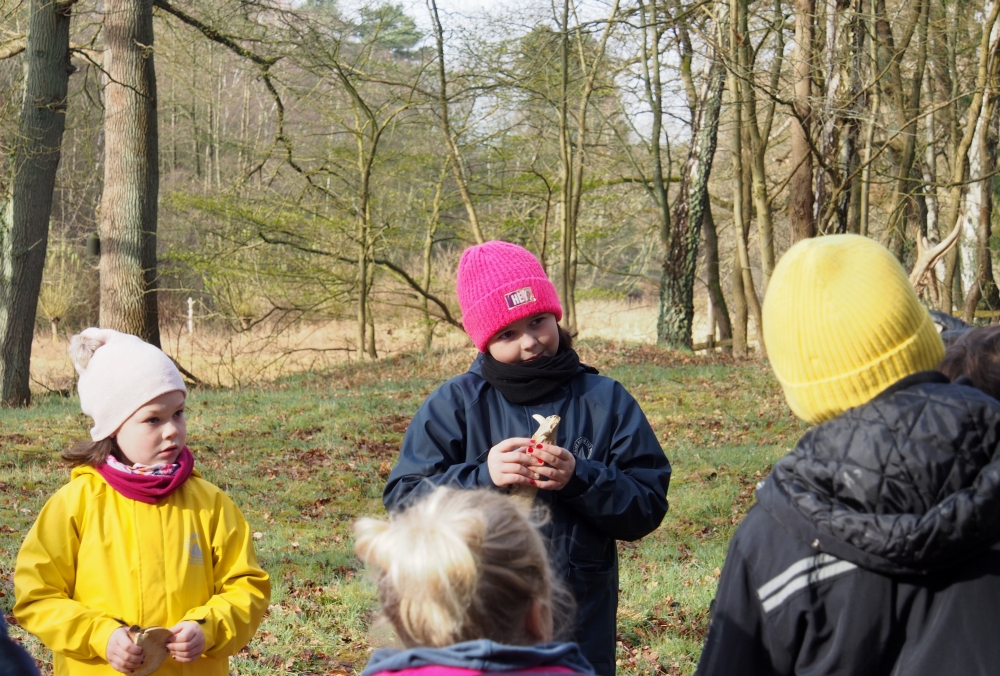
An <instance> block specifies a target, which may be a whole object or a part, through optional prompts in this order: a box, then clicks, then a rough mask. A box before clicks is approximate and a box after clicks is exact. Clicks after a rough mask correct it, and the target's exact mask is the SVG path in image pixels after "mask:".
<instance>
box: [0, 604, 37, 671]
mask: <svg viewBox="0 0 1000 676" xmlns="http://www.w3.org/2000/svg"><path fill="white" fill-rule="evenodd" d="M0 676H38V669H37V668H36V667H35V659H34V658H33V657H32V656H31V655H29V654H28V651H27V650H25V649H24V648H22V647H21V645H20V644H19V643H17V642H16V641H14V640H13V639H12V638H10V637H9V636H7V623H6V622H5V621H4V619H3V613H2V612H0Z"/></svg>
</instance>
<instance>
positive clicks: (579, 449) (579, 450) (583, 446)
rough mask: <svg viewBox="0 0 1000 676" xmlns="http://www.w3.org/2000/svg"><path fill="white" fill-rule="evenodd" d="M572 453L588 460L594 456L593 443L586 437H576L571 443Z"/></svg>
mask: <svg viewBox="0 0 1000 676" xmlns="http://www.w3.org/2000/svg"><path fill="white" fill-rule="evenodd" d="M572 453H573V455H578V456H583V457H584V458H588V459H589V458H590V456H592V455H593V454H594V442H592V441H591V440H590V439H588V438H587V437H577V438H576V441H574V442H573V448H572Z"/></svg>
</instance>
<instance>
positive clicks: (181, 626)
mask: <svg viewBox="0 0 1000 676" xmlns="http://www.w3.org/2000/svg"><path fill="white" fill-rule="evenodd" d="M69 351H70V355H71V357H72V358H73V363H74V365H75V367H76V370H77V372H78V373H79V375H80V380H79V384H78V389H79V392H80V407H81V408H82V409H83V412H84V413H86V414H87V415H89V416H90V417H91V418H92V419H93V421H94V425H93V427H92V428H91V430H90V436H91V440H90V441H86V442H81V443H79V444H77V445H76V446H75V447H74V448H73V449H71V450H69V451H67V452H65V453H64V454H63V457H64V458H65V459H66V460H67V461H68V462H70V464H72V465H73V466H74V469H73V474H72V479H71V480H70V482H69V483H68V484H67V485H65V486H63V487H62V488H61V489H60V490H59V491H58V492H56V494H55V495H53V496H52V497H51V498H49V500H48V502H46V503H45V506H44V507H43V508H42V510H41V512H40V513H39V515H38V519H37V520H36V521H35V524H34V526H32V528H31V530H30V531H29V532H28V535H27V536H26V537H25V539H24V543H23V544H22V545H21V550H20V552H18V556H17V564H16V567H15V570H14V594H15V602H14V616H15V617H16V618H17V620H18V622H19V623H20V624H21V626H22V627H24V628H25V629H26V630H27V631H29V632H31V633H32V634H34V635H35V636H37V637H38V638H39V640H41V641H42V643H44V644H45V645H46V646H48V647H49V648H50V649H51V650H52V652H53V654H54V663H55V674H56V676H75V675H77V674H80V675H83V674H113V673H115V672H123V673H136V674H145V673H150V672H151V671H153V670H154V669H155V670H156V673H157V674H159V675H161V676H169V675H171V674H175V675H177V676H179V675H180V674H188V675H190V676H195V675H197V676H214V675H216V674H217V675H218V676H223V675H225V674H228V673H229V660H228V658H229V656H231V655H234V654H236V652H237V651H238V650H239V649H240V648H242V647H243V646H244V645H246V644H247V643H248V642H249V640H250V638H251V637H252V636H253V634H254V632H255V631H256V630H257V625H258V624H259V623H260V621H261V619H262V618H263V615H264V611H265V610H266V609H267V604H268V600H269V599H270V589H271V588H270V582H269V580H268V575H267V573H265V572H264V571H263V570H262V569H261V568H260V566H259V565H257V558H256V555H255V553H254V548H253V539H252V537H251V532H250V528H249V526H248V524H247V522H246V519H244V518H243V514H242V513H240V510H239V509H238V508H237V507H236V505H234V504H233V502H232V500H230V499H229V498H228V497H227V496H226V495H225V493H223V492H222V491H221V490H220V489H219V488H217V487H215V486H213V485H212V484H210V483H208V482H207V481H205V480H204V479H202V478H201V475H200V474H199V473H198V471H197V470H195V469H194V457H193V456H192V454H191V451H190V450H189V449H188V447H187V446H186V445H185V444H184V442H185V439H186V437H187V424H186V422H185V419H184V402H185V399H186V396H187V389H186V388H185V387H184V381H183V380H182V379H181V376H180V373H178V372H177V367H176V366H174V364H173V362H172V361H171V360H170V358H169V357H168V356H167V355H165V354H164V353H163V352H162V351H160V349H159V348H157V347H154V346H153V345H150V344H148V343H146V342H144V341H142V340H140V339H139V338H136V337H135V336H130V335H126V334H123V333H119V332H117V331H112V330H109V329H96V328H91V329H87V330H85V331H83V332H82V333H80V334H79V335H77V336H73V339H72V340H71V341H70V348H69ZM129 627H133V629H134V628H135V627H140V628H143V629H145V628H150V627H160V630H159V634H160V635H161V636H162V638H161V639H160V641H161V645H159V646H156V645H154V646H151V647H150V653H149V654H147V653H146V651H145V650H144V648H143V647H141V646H140V645H137V643H135V642H133V638H132V637H133V635H134V634H135V633H136V632H134V631H132V630H130V629H129ZM163 627H166V628H167V629H166V630H164V629H162V628H163ZM164 647H165V648H166V653H167V654H169V658H168V659H167V660H166V662H164V663H163V664H162V666H160V667H159V668H158V669H157V668H156V666H155V665H154V664H152V663H150V662H152V660H153V659H154V657H153V655H155V654H156V653H161V654H162V653H163V651H162V648H164ZM147 658H148V659H149V662H147Z"/></svg>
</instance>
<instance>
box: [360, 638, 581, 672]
mask: <svg viewBox="0 0 1000 676" xmlns="http://www.w3.org/2000/svg"><path fill="white" fill-rule="evenodd" d="M427 666H440V667H457V668H460V669H475V670H479V671H486V672H490V671H513V670H524V669H532V668H535V667H566V668H569V669H572V670H573V671H575V672H578V673H581V674H593V673H594V670H593V668H592V667H591V666H590V663H589V662H587V659H586V658H585V657H584V656H583V653H581V652H580V649H579V648H578V647H577V645H576V644H575V643H543V644H540V645H533V646H510V645H503V644H501V643H495V642H493V641H489V640H486V639H481V640H478V641H466V642H464V643H456V644H454V645H450V646H446V647H444V648H426V647H420V648H410V649H408V650H391V649H382V650H376V651H375V652H374V653H373V654H372V657H371V660H370V661H369V662H368V666H366V667H365V669H364V671H362V672H361V676H372V674H377V673H379V672H382V671H403V670H404V669H416V668H419V667H427Z"/></svg>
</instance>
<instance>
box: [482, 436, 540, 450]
mask: <svg viewBox="0 0 1000 676" xmlns="http://www.w3.org/2000/svg"><path fill="white" fill-rule="evenodd" d="M530 445H531V439H529V438H527V437H511V438H510V439H504V440H503V441H501V442H500V443H499V444H497V445H496V446H494V447H493V448H492V449H490V450H492V451H497V452H498V453H510V452H511V451H517V450H519V449H524V448H527V447H528V446H530Z"/></svg>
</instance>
